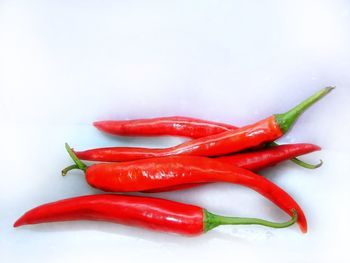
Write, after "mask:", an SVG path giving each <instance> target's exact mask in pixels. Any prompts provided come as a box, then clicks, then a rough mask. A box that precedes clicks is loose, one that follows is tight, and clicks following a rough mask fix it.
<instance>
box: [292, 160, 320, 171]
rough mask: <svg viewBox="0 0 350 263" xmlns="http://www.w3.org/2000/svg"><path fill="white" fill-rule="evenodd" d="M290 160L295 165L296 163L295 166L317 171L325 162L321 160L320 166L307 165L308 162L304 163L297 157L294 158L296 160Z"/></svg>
mask: <svg viewBox="0 0 350 263" xmlns="http://www.w3.org/2000/svg"><path fill="white" fill-rule="evenodd" d="M290 160H291V161H292V162H293V163H295V164H297V165H299V166H301V167H304V168H306V169H316V168H318V167H320V166H322V164H323V161H322V160H321V159H320V162H319V163H318V164H310V163H306V162H304V161H302V160H300V159H299V158H296V157H294V158H292V159H290Z"/></svg>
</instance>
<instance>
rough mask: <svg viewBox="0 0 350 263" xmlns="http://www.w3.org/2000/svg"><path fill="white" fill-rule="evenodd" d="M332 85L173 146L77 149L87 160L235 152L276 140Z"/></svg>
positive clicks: (128, 159) (136, 158) (326, 92)
mask: <svg viewBox="0 0 350 263" xmlns="http://www.w3.org/2000/svg"><path fill="white" fill-rule="evenodd" d="M332 89H333V87H327V88H324V89H322V90H321V91H319V92H317V93H316V94H314V95H312V96H311V97H309V98H308V99H306V100H305V101H303V102H302V103H300V104H299V105H297V106H296V107H294V108H293V109H291V110H289V111H288V112H286V113H283V114H275V115H273V116H271V117H268V118H266V119H264V120H261V121H259V122H257V123H254V124H252V125H248V126H245V127H242V128H239V129H236V130H230V131H226V132H223V133H220V134H214V135H211V136H207V137H203V138H199V139H195V140H192V141H188V142H185V143H182V144H179V145H177V146H174V147H170V148H164V149H147V148H133V147H111V148H100V149H93V150H87V151H82V152H75V153H76V155H77V156H78V157H79V158H80V159H83V160H90V161H105V162H108V161H110V162H113V161H130V160H138V159H145V158H153V157H164V156H173V155H192V156H218V155H224V154H228V153H234V152H238V151H241V150H244V149H248V148H252V147H255V146H258V145H261V144H263V143H266V142H272V141H274V140H275V139H277V138H279V137H281V136H282V135H283V134H284V133H286V132H287V131H288V130H289V128H290V127H291V126H292V125H293V123H294V122H295V121H296V119H297V118H298V117H299V116H300V115H301V113H302V112H304V111H305V110H306V109H307V108H308V107H310V106H311V105H312V104H314V103H315V102H316V101H318V100H319V99H321V98H322V97H324V96H325V95H326V94H328V93H329V92H330V91H331V90H332Z"/></svg>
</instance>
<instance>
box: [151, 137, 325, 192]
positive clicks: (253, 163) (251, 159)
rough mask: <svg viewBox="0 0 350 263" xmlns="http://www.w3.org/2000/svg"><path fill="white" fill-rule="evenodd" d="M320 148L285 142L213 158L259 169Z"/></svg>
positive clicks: (158, 189) (170, 188) (170, 189)
mask: <svg viewBox="0 0 350 263" xmlns="http://www.w3.org/2000/svg"><path fill="white" fill-rule="evenodd" d="M320 149H321V148H320V147H319V146H317V145H314V144H307V143H300V144H286V145H279V146H273V147H270V148H267V149H263V150H259V151H255V152H247V153H240V154H235V155H228V156H222V157H217V158H215V160H218V161H221V162H225V163H227V164H231V165H235V166H238V167H241V168H244V169H247V170H250V171H259V170H261V169H264V168H267V167H270V166H274V165H276V164H277V163H279V162H281V161H284V160H289V159H291V158H292V157H295V156H299V155H302V154H306V153H310V152H313V151H319V150H320ZM321 165H322V161H321V162H320V163H319V164H318V166H321ZM203 184H205V183H197V184H195V183H193V184H185V185H176V186H171V187H166V188H157V189H152V190H150V191H146V192H147V193H158V192H168V191H175V190H183V189H188V188H192V187H195V186H200V185H203Z"/></svg>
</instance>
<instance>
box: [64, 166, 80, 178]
mask: <svg viewBox="0 0 350 263" xmlns="http://www.w3.org/2000/svg"><path fill="white" fill-rule="evenodd" d="M74 169H79V170H80V168H79V167H78V165H76V164H72V165H70V166H67V167H66V168H64V169H63V170H62V176H65V175H66V174H67V173H68V172H69V171H70V170H74Z"/></svg>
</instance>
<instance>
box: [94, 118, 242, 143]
mask: <svg viewBox="0 0 350 263" xmlns="http://www.w3.org/2000/svg"><path fill="white" fill-rule="evenodd" d="M93 124H94V126H95V127H96V128H97V129H99V130H101V131H104V132H106V133H109V134H113V135H126V136H162V135H173V136H183V137H190V138H193V139H197V138H202V137H206V136H209V135H213V134H218V133H222V132H225V131H229V130H234V129H237V127H235V126H233V125H230V124H225V123H219V122H212V121H206V120H201V119H196V118H189V117H182V116H173V117H161V118H152V119H138V120H127V121H97V122H94V123H93Z"/></svg>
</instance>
